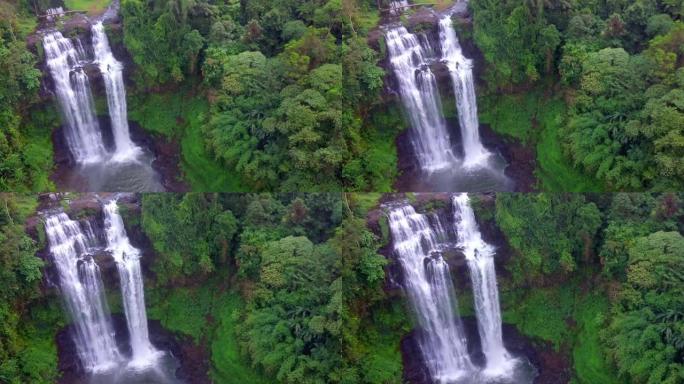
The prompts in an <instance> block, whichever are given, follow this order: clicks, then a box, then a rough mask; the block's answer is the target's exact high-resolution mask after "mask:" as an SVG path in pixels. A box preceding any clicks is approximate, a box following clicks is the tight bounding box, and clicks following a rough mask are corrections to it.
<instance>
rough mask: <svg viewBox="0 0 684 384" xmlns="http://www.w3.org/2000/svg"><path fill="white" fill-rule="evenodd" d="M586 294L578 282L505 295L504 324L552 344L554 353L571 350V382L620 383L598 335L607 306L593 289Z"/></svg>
mask: <svg viewBox="0 0 684 384" xmlns="http://www.w3.org/2000/svg"><path fill="white" fill-rule="evenodd" d="M593 290H595V293H585V292H583V290H582V288H581V287H580V286H579V283H578V282H577V281H572V282H569V283H566V284H563V285H558V286H554V287H550V288H535V289H534V290H530V291H528V292H526V293H525V294H523V295H520V292H521V291H518V292H517V293H516V291H511V292H507V293H506V297H505V298H504V299H503V300H504V302H506V303H508V306H507V307H506V308H504V322H506V323H510V324H515V326H516V327H517V328H518V330H520V331H521V332H522V333H523V334H525V335H527V336H531V337H533V338H535V339H537V340H543V341H545V342H549V343H551V345H552V346H553V348H554V349H555V350H556V351H559V350H561V349H563V348H569V349H571V350H572V362H573V372H574V380H575V382H576V383H580V384H584V383H586V384H590V383H606V384H612V383H615V384H617V383H622V381H620V380H618V379H617V374H616V373H615V372H614V369H613V368H612V367H611V366H610V364H609V363H608V362H607V361H606V358H605V356H606V350H605V347H604V346H603V345H602V344H601V339H600V335H601V332H602V331H603V329H605V327H606V325H607V324H606V320H607V319H608V317H609V316H610V308H609V305H610V303H609V302H608V299H607V297H606V296H604V295H603V293H601V292H600V287H594V288H593Z"/></svg>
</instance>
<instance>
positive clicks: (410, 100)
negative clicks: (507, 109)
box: [386, 26, 456, 172]
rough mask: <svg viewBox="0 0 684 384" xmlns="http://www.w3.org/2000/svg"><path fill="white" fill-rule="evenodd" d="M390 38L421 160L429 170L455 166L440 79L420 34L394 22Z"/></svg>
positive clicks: (389, 48) (391, 49) (419, 161)
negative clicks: (429, 63)
mask: <svg viewBox="0 0 684 384" xmlns="http://www.w3.org/2000/svg"><path fill="white" fill-rule="evenodd" d="M386 42H387V49H388V51H389V56H390V62H391V65H392V69H393V70H394V73H395V75H396V79H397V82H398V86H399V94H400V97H401V101H402V104H403V105H404V108H406V113H407V115H408V118H409V121H410V123H411V127H412V131H411V143H412V145H413V148H414V151H415V154H416V156H417V160H418V164H419V165H420V167H421V169H423V170H424V171H426V172H434V171H437V170H440V169H446V168H449V167H451V166H452V165H453V164H454V163H455V162H456V157H455V156H454V153H453V151H452V148H451V141H450V138H449V132H448V130H447V124H446V121H445V120H444V116H443V114H442V106H441V101H440V96H439V91H438V89H437V82H436V80H435V76H434V74H433V73H432V71H430V68H429V67H428V59H427V55H426V54H425V51H424V49H423V47H422V46H421V44H420V41H419V39H418V37H417V36H416V35H413V34H411V33H409V32H408V31H407V30H406V28H404V27H403V26H394V27H392V28H390V29H388V30H387V32H386Z"/></svg>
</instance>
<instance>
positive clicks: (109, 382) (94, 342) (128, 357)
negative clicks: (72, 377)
mask: <svg viewBox="0 0 684 384" xmlns="http://www.w3.org/2000/svg"><path fill="white" fill-rule="evenodd" d="M102 209H103V213H104V226H103V228H104V233H103V234H102V233H101V234H100V235H99V236H98V235H97V233H96V232H95V231H94V230H93V225H91V221H88V220H81V221H75V220H71V219H70V218H69V217H68V216H67V214H66V213H64V212H59V213H52V214H48V215H47V216H46V218H45V232H46V235H47V238H48V243H49V251H50V255H51V257H52V260H53V263H54V265H55V268H56V270H57V274H58V280H59V281H58V285H59V290H60V292H61V294H62V297H63V300H64V302H65V307H66V309H67V311H68V313H69V315H70V318H71V320H72V325H71V332H70V334H71V336H72V339H73V341H74V344H75V345H76V351H77V353H78V357H79V360H80V361H81V365H82V366H83V368H84V370H85V372H86V375H85V379H86V381H85V382H87V383H90V384H143V383H144V384H175V383H180V381H179V380H178V379H177V378H176V377H175V371H176V369H177V368H178V365H179V363H178V361H177V360H176V358H175V357H173V356H172V355H171V354H170V353H166V352H163V351H160V350H157V349H156V348H155V347H154V346H153V345H152V343H151V342H150V335H149V330H148V324H147V313H146V310H145V297H144V286H143V275H142V270H141V265H140V256H141V252H140V250H139V249H137V248H136V247H134V246H133V245H132V244H131V242H130V240H129V238H128V236H127V234H126V230H125V227H124V222H123V219H122V217H121V215H120V214H119V207H118V204H117V201H116V200H110V201H108V202H105V203H104V204H103V206H102ZM94 227H95V228H100V226H99V225H96V226H94ZM96 253H98V254H99V255H101V256H102V257H105V255H106V254H107V253H109V254H110V255H111V256H112V258H113V259H114V261H115V263H116V266H117V271H118V277H119V285H120V287H121V299H122V301H123V308H124V316H125V320H126V328H127V330H128V337H129V345H130V354H129V353H128V352H126V350H125V349H124V351H123V352H122V351H121V350H120V349H119V348H120V346H119V345H117V337H116V333H117V332H118V331H115V328H114V326H113V323H112V318H111V315H110V313H109V306H108V304H107V299H106V296H105V288H104V285H103V282H102V277H101V273H100V268H99V267H98V264H97V263H96V262H95V260H94V259H93V255H94V254H96Z"/></svg>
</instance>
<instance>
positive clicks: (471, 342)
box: [401, 316, 571, 384]
mask: <svg viewBox="0 0 684 384" xmlns="http://www.w3.org/2000/svg"><path fill="white" fill-rule="evenodd" d="M461 320H462V322H463V329H464V332H465V334H466V338H467V339H468V353H469V354H470V356H471V359H472V361H473V363H474V364H476V365H479V366H482V365H484V363H485V359H484V355H483V354H482V347H481V345H480V341H479V340H480V339H479V334H478V330H477V320H476V319H475V318H474V317H470V316H467V317H463V318H462V319H461ZM502 330H503V339H504V345H505V346H506V349H507V350H508V352H510V353H511V355H512V356H514V357H518V358H526V359H527V360H529V362H530V363H531V364H532V365H533V366H534V367H535V368H536V370H537V373H538V375H537V377H536V378H535V380H534V384H565V383H568V382H569V381H570V378H571V369H570V360H569V357H568V355H567V354H565V353H560V352H556V351H555V350H554V349H553V347H552V346H551V345H550V344H548V343H543V342H542V343H539V342H534V341H533V340H530V339H529V338H527V337H525V336H524V335H522V334H521V333H520V332H519V331H518V330H517V328H515V326H513V325H510V324H503V328H502ZM418 337H420V331H419V330H413V331H411V332H410V333H408V334H407V335H406V336H405V337H404V338H403V339H402V340H401V356H402V362H403V366H404V379H405V380H406V381H407V382H408V383H410V384H436V383H435V382H434V381H433V380H432V379H431V378H430V374H429V372H428V371H427V369H426V367H425V361H424V359H423V356H422V353H421V351H420V347H419V346H418Z"/></svg>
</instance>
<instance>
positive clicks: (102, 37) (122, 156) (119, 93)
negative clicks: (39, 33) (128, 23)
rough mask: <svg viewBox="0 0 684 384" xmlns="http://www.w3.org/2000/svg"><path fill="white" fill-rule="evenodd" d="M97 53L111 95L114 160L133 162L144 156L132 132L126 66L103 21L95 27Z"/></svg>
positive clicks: (94, 42) (108, 96) (94, 39)
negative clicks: (108, 37)
mask: <svg viewBox="0 0 684 384" xmlns="http://www.w3.org/2000/svg"><path fill="white" fill-rule="evenodd" d="M92 34H93V51H94V52H95V61H96V62H97V64H98V66H99V68H100V72H102V77H103V78H104V83H105V89H106V91H107V107H108V108H109V118H110V119H111V122H112V134H113V136H114V145H115V147H116V150H115V153H114V156H113V159H114V160H117V161H123V160H130V159H132V158H135V157H136V156H137V154H138V153H139V152H140V148H138V147H137V146H136V145H135V144H134V143H133V141H132V140H131V136H130V132H129V129H128V112H127V110H126V89H125V88H124V83H123V74H122V72H123V64H121V62H119V61H118V60H117V59H116V58H115V57H114V55H113V54H112V50H111V48H110V47H109V40H108V39H107V34H105V30H104V26H103V25H102V22H101V21H99V22H97V23H95V24H94V25H93V26H92Z"/></svg>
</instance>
